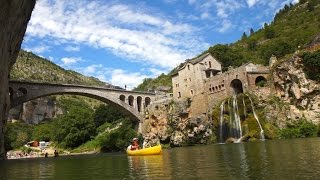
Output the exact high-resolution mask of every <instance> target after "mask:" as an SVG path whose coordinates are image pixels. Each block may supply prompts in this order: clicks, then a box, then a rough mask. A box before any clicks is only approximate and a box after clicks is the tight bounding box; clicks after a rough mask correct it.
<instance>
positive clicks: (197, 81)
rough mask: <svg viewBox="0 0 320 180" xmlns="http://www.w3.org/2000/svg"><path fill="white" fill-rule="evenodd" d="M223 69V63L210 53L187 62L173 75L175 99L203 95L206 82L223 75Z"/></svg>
mask: <svg viewBox="0 0 320 180" xmlns="http://www.w3.org/2000/svg"><path fill="white" fill-rule="evenodd" d="M221 69H222V67H221V63H220V62H219V61H217V60H216V59H215V58H214V57H213V56H211V55H210V54H209V53H206V54H204V55H201V56H199V57H197V58H194V59H190V60H189V59H188V60H186V62H185V63H184V64H182V65H181V66H180V68H179V69H178V70H177V72H176V73H175V74H173V75H172V87H173V97H174V99H175V100H179V99H185V98H191V97H193V96H195V95H197V94H200V93H203V90H204V87H205V80H206V79H209V78H211V77H214V76H215V75H217V74H219V73H221Z"/></svg>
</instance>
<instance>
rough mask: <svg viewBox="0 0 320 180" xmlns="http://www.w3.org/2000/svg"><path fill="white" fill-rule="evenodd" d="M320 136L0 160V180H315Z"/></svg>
mask: <svg viewBox="0 0 320 180" xmlns="http://www.w3.org/2000/svg"><path fill="white" fill-rule="evenodd" d="M319 178H320V138H305V139H290V140H272V141H258V142H249V143H238V144H216V145H207V146H192V147H181V148H172V149H164V150H163V153H162V155H158V156H141V157H128V156H127V155H126V154H124V153H105V154H95V155H80V156H64V157H58V158H53V157H52V158H37V159H20V160H8V161H2V162H0V179H59V180H60V179H68V180H69V179H319Z"/></svg>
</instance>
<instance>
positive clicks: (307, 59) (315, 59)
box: [302, 51, 320, 81]
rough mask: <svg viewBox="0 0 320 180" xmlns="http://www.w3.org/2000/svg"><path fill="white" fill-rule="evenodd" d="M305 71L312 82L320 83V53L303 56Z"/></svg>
mask: <svg viewBox="0 0 320 180" xmlns="http://www.w3.org/2000/svg"><path fill="white" fill-rule="evenodd" d="M302 59H303V61H302V63H303V65H304V71H305V73H306V74H307V75H308V77H309V78H310V79H312V80H316V81H320V51H317V52H314V53H311V52H306V53H304V54H303V55H302Z"/></svg>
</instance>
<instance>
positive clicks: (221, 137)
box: [219, 101, 225, 143]
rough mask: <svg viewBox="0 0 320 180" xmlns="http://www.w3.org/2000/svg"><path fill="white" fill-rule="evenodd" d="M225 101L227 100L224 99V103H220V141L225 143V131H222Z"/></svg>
mask: <svg viewBox="0 0 320 180" xmlns="http://www.w3.org/2000/svg"><path fill="white" fill-rule="evenodd" d="M224 103H225V101H223V102H222V103H221V105H220V132H219V133H220V138H219V139H220V140H219V141H220V143H224V140H223V133H222V131H223V129H222V128H223V110H224Z"/></svg>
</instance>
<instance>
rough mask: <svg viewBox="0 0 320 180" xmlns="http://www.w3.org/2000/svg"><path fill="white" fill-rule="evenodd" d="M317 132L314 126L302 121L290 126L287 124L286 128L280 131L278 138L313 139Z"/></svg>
mask: <svg viewBox="0 0 320 180" xmlns="http://www.w3.org/2000/svg"><path fill="white" fill-rule="evenodd" d="M317 132H318V129H317V126H316V125H315V124H313V123H312V122H309V121H307V120H305V119H302V120H299V121H296V122H294V123H292V124H287V127H286V128H284V129H281V130H280V137H281V138H284V139H288V138H302V137H314V136H316V135H317Z"/></svg>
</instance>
